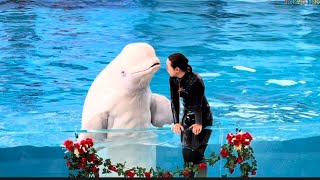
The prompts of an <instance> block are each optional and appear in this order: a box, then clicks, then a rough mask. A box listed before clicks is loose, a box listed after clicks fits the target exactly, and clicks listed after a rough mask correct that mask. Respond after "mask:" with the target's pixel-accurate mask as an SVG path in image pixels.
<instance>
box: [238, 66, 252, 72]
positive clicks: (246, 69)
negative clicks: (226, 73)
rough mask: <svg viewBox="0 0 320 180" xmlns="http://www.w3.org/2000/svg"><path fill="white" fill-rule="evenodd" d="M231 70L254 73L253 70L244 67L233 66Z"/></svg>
mask: <svg viewBox="0 0 320 180" xmlns="http://www.w3.org/2000/svg"><path fill="white" fill-rule="evenodd" d="M233 68H235V69H238V70H241V71H249V72H256V70H255V69H252V68H248V67H244V66H233Z"/></svg>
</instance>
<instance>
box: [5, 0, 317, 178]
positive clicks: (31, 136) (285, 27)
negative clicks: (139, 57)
mask: <svg viewBox="0 0 320 180" xmlns="http://www.w3.org/2000/svg"><path fill="white" fill-rule="evenodd" d="M319 18H320V9H319V6H318V5H312V4H305V5H288V4H285V1H284V0H283V1H271V0H270V1H269V0H264V1H254V0H228V1H221V0H216V1H209V0H197V1H173V0H164V1H156V0H152V1H146V0H119V1H113V0H68V1H63V0H32V1H26V0H20V1H8V0H0V52H1V53H0V119H1V120H0V151H3V152H6V153H8V154H9V155H10V154H11V155H12V154H13V153H15V152H17V151H19V152H21V153H22V154H24V155H25V154H26V153H27V152H29V151H28V149H25V147H30V148H31V151H33V150H39V151H40V152H42V154H45V151H47V150H50V152H51V150H52V153H53V154H54V153H58V154H57V156H58V155H59V156H60V154H59V152H60V149H59V150H57V147H58V146H59V145H60V144H62V143H63V141H64V140H66V139H68V138H73V135H74V132H75V131H79V130H80V129H81V113H82V107H83V103H84V99H85V97H86V94H87V91H88V89H89V87H90V85H91V83H92V82H93V80H94V79H95V77H96V76H97V75H98V74H99V73H100V71H101V70H103V69H104V68H105V67H106V66H107V65H108V63H110V61H112V60H113V59H114V58H115V57H116V56H117V55H118V54H119V53H120V51H121V50H122V48H123V47H124V46H125V45H127V44H128V43H132V42H147V43H149V44H151V45H152V46H153V47H154V48H155V50H156V53H157V56H158V57H159V58H160V60H161V68H160V69H159V71H158V72H157V73H156V74H155V76H154V77H153V79H152V81H151V84H150V87H151V90H152V91H153V92H154V93H159V94H162V95H165V96H167V97H168V98H169V97H170V94H169V84H168V78H169V75H168V73H167V72H166V70H165V61H166V58H167V56H168V55H169V54H171V53H173V52H182V53H184V54H185V55H186V56H187V57H188V58H189V60H190V64H191V65H192V67H193V70H194V71H196V72H197V73H199V74H200V75H201V76H202V77H203V79H204V82H205V86H206V92H205V93H206V96H207V99H208V101H209V103H210V105H211V109H212V111H213V114H214V125H213V127H212V128H216V129H218V130H219V133H218V134H214V135H213V136H212V137H214V138H211V139H210V142H209V144H210V147H217V145H219V144H221V142H222V141H221V139H219V138H218V139H217V138H216V137H222V135H223V136H225V133H226V132H227V131H223V130H226V129H228V130H229V129H232V130H233V129H235V128H236V127H240V128H243V129H247V130H248V131H250V132H252V133H253V134H254V135H255V141H256V142H257V143H258V144H259V143H262V144H264V145H265V146H267V145H269V143H271V144H272V143H275V144H276V146H278V145H280V146H281V147H283V148H282V152H286V151H290V149H291V147H285V146H284V145H283V143H284V144H286V142H293V144H294V145H291V146H300V145H302V144H303V145H304V144H305V143H302V142H300V139H310V138H311V139H312V138H316V137H318V136H319V135H320V133H319V132H320V131H319V127H320V121H319V119H320V106H319V102H320V88H319V83H320V73H319V68H320V32H319V27H320V22H319ZM158 131H159V132H163V131H165V132H166V133H165V134H164V135H162V136H160V139H159V142H163V143H164V144H165V145H163V144H158V145H157V148H158V149H159V148H160V149H161V148H164V149H161V152H167V151H166V150H168V149H169V151H172V148H179V147H180V144H179V143H180V141H179V138H178V136H175V135H174V134H173V133H172V132H171V131H170V128H169V127H168V126H167V127H164V128H162V129H161V128H160V129H158V130H155V132H156V133H157V132H158ZM220 131H221V132H220ZM312 142H313V141H312ZM277 143H278V144H277ZM301 143H302V144H301ZM167 144H171V146H167ZM211 145H212V146H211ZM214 145H215V146H214ZM257 147H258V145H257ZM261 147H264V146H261ZM303 147H305V149H300V150H299V151H297V154H293V156H290V157H298V159H299V158H300V159H303V157H304V156H305V155H306V154H305V153H304V152H307V151H308V152H309V150H310V149H312V147H310V146H303ZM37 148H39V149H37ZM46 148H48V149H46ZM51 148H52V149H51ZM170 149H171V150H170ZM310 151H311V152H312V153H311V154H312V155H314V153H315V154H316V153H317V152H318V151H312V150H310ZM23 152H24V153H23ZM178 152H179V151H178ZM260 153H263V149H261V151H260ZM0 154H2V153H0ZM4 154H5V153H4ZM40 154H41V153H40ZM161 154H163V153H161ZM164 154H167V153H164ZM309 154H310V153H309ZM24 155H22V156H18V157H17V158H18V159H16V160H15V161H14V162H15V163H13V164H15V165H17V163H19V162H20V163H23V162H24V161H22V160H23V159H24V158H26V156H24ZM272 155H273V154H272V153H271V154H269V156H268V158H269V159H268V158H266V157H265V158H264V160H265V161H268V162H270V167H272V166H271V164H272V163H271V162H272V159H273V158H275V157H272ZM307 155H308V153H307ZM44 156H45V155H44ZM261 156H263V155H262V154H261ZM279 156H282V155H280V154H278V155H277V156H276V157H279ZM302 156H303V157H302ZM9 157H10V156H9ZM174 157H175V156H174ZM310 157H311V156H310ZM0 158H1V159H5V160H6V161H3V162H9V160H10V158H9V159H8V157H6V156H4V155H0ZM19 158H21V159H19ZM168 158H170V157H168ZM171 158H173V157H171ZM177 158H178V157H177ZM27 159H28V158H27ZM53 159H55V158H53ZM178 159H179V158H178ZM307 159H308V158H307ZM309 159H310V158H309ZM20 160H21V161H20ZM55 160H56V162H59V163H60V162H62V161H63V160H61V159H59V158H56V159H55ZM180 160H181V158H180ZM273 160H274V159H273ZM260 161H261V160H260ZM30 162H31V161H30ZM32 162H34V163H36V161H32ZM159 162H160V163H161V164H164V162H162V160H159ZM295 162H300V163H297V164H295V163H291V165H292V164H293V165H295V166H294V167H295V168H293V169H296V170H297V169H299V167H301V165H302V164H303V163H306V162H307V161H303V160H302V161H298V160H296V161H295ZM308 162H309V161H308ZM265 164H268V163H267V162H265ZM4 166H5V167H10V166H9V165H8V164H6V163H4V164H2V163H0V167H4ZM36 166H37V165H36V164H34V167H36ZM63 166H64V164H63ZM266 167H269V166H268V165H266ZM284 167H285V166H284ZM313 167H314V166H313V161H312V163H311V165H310V166H309V169H310V168H311V169H312V168H313ZM30 168H32V165H31V166H30ZM4 172H6V173H9V172H10V171H9V170H8V171H3V172H1V173H4ZM26 172H27V171H26ZM61 172H63V173H62V174H64V173H65V172H64V171H61ZM264 172H265V174H263V173H262V176H263V175H264V176H272V175H275V176H277V175H279V176H282V175H283V176H294V175H296V174H295V172H296V173H297V174H299V172H302V171H295V172H293V171H289V170H284V171H283V172H281V173H282V174H281V173H280V174H277V172H275V171H271V170H270V171H268V172H267V170H266V169H264ZM1 173H0V176H10V173H9V175H8V174H1ZM28 173H31V174H28ZM28 173H27V174H24V173H23V172H21V173H20V175H21V176H23V175H26V176H29V175H32V174H33V175H34V176H37V175H36V174H37V173H36V172H35V171H30V172H29V171H28ZM47 173H48V174H47V175H48V176H51V175H52V176H57V175H58V174H59V173H58V169H54V167H53V168H52V171H50V173H51V174H50V173H49V172H47ZM314 173H317V172H314ZM219 174H220V172H219V173H217V172H215V173H214V174H211V176H216V175H219ZM260 175H261V174H260ZM299 175H302V176H303V175H306V176H309V175H310V176H313V175H317V174H312V173H311V171H310V172H309V171H305V174H303V173H300V174H299Z"/></svg>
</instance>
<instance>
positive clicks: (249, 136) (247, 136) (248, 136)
mask: <svg viewBox="0 0 320 180" xmlns="http://www.w3.org/2000/svg"><path fill="white" fill-rule="evenodd" d="M244 137H245V139H249V141H251V140H252V136H251V134H250V133H248V132H246V133H244Z"/></svg>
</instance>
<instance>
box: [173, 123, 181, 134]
mask: <svg viewBox="0 0 320 180" xmlns="http://www.w3.org/2000/svg"><path fill="white" fill-rule="evenodd" d="M171 130H173V132H174V133H176V134H180V133H181V131H183V126H182V125H181V124H180V123H177V124H174V125H173V126H172V128H171Z"/></svg>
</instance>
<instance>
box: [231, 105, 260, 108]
mask: <svg viewBox="0 0 320 180" xmlns="http://www.w3.org/2000/svg"><path fill="white" fill-rule="evenodd" d="M233 107H237V108H249V109H257V108H259V106H255V105H252V104H238V105H234V106H233Z"/></svg>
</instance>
